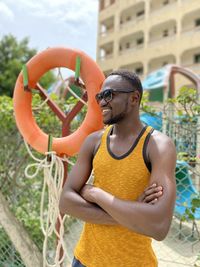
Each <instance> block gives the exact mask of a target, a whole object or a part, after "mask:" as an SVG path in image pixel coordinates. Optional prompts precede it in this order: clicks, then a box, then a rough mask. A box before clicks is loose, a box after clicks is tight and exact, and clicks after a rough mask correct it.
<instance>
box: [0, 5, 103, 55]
mask: <svg viewBox="0 0 200 267" xmlns="http://www.w3.org/2000/svg"><path fill="white" fill-rule="evenodd" d="M97 20H98V0H0V38H2V36H3V35H6V34H9V33H10V34H12V35H14V36H15V37H16V38H17V39H18V40H19V41H20V40H21V39H23V38H24V37H29V47H30V48H36V49H37V50H38V51H42V50H44V49H46V48H47V47H55V46H66V47H71V48H78V49H80V50H83V51H84V52H85V53H87V54H88V55H89V56H91V57H92V58H93V59H96V39H97Z"/></svg>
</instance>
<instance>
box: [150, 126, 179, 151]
mask: <svg viewBox="0 0 200 267" xmlns="http://www.w3.org/2000/svg"><path fill="white" fill-rule="evenodd" d="M149 143H150V146H151V147H152V148H153V147H154V146H155V145H156V147H158V148H160V149H166V148H169V147H173V148H174V142H173V140H172V139H171V138H170V137H169V136H167V135H166V134H164V133H162V132H160V131H157V130H154V131H153V133H152V134H151V138H150V141H149Z"/></svg>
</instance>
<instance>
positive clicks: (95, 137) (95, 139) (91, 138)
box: [86, 129, 105, 146]
mask: <svg viewBox="0 0 200 267" xmlns="http://www.w3.org/2000/svg"><path fill="white" fill-rule="evenodd" d="M104 132H105V129H101V130H99V131H96V132H93V133H91V134H89V135H88V136H87V138H86V142H87V143H90V144H91V145H94V146H95V145H96V144H97V143H99V142H100V141H101V138H102V135H103V134H104Z"/></svg>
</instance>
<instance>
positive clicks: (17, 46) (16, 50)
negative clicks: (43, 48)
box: [0, 34, 55, 96]
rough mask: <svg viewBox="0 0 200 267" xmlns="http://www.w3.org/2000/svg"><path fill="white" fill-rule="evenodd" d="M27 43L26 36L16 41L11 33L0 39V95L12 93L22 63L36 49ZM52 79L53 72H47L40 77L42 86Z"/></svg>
mask: <svg viewBox="0 0 200 267" xmlns="http://www.w3.org/2000/svg"><path fill="white" fill-rule="evenodd" d="M28 43H29V39H28V38H27V37H26V38H24V39H22V40H21V41H19V42H18V41H17V39H16V38H15V37H14V36H12V35H11V34H9V35H5V36H3V38H2V39H1V40H0V95H8V96H12V95H13V90H14V86H15V82H16V80H17V77H18V75H19V73H20V71H21V69H22V66H23V64H25V63H26V62H27V61H28V60H29V59H30V58H32V57H33V56H34V55H35V54H36V52H37V50H36V49H31V48H29V46H28ZM54 80H55V77H54V74H53V73H52V72H48V73H47V74H46V75H44V76H43V77H42V79H41V83H42V86H44V87H48V86H49V85H50V84H51V83H52V82H53V81H54Z"/></svg>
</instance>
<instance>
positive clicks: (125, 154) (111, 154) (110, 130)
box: [106, 125, 147, 160]
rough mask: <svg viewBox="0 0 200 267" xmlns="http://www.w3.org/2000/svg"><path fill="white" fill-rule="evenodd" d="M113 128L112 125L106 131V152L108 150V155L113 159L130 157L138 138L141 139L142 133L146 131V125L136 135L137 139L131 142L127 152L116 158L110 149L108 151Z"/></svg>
mask: <svg viewBox="0 0 200 267" xmlns="http://www.w3.org/2000/svg"><path fill="white" fill-rule="evenodd" d="M113 128H114V125H113V126H112V127H110V129H109V131H108V134H107V139H106V146H107V150H108V153H109V154H110V156H111V157H113V158H114V159H118V160H120V159H124V158H126V157H128V155H130V153H131V152H132V151H133V150H134V148H135V147H136V146H137V144H138V142H139V141H140V138H141V137H142V135H143V134H144V132H145V131H146V129H147V125H145V126H144V127H143V128H142V130H141V132H140V133H139V134H138V136H137V138H136V139H135V141H134V142H133V144H132V146H131V147H130V148H129V150H128V151H127V152H126V153H124V154H122V155H121V156H117V155H115V154H114V153H113V152H112V151H111V149H110V135H111V134H112V132H113Z"/></svg>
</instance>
